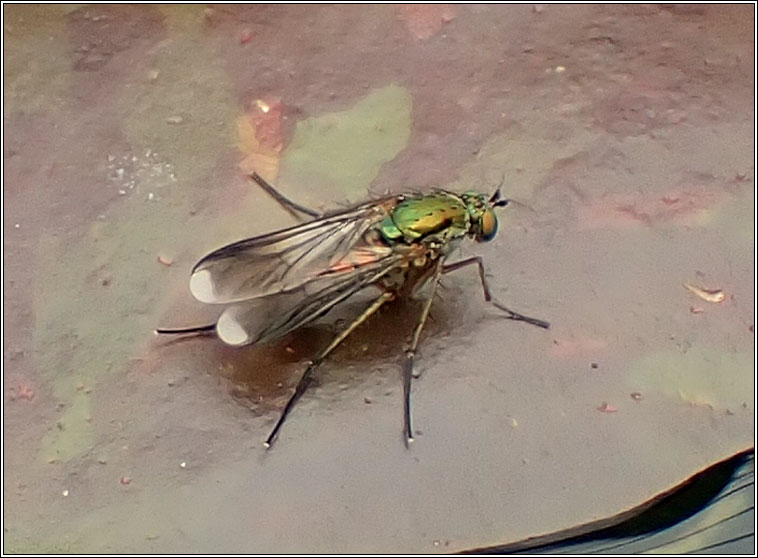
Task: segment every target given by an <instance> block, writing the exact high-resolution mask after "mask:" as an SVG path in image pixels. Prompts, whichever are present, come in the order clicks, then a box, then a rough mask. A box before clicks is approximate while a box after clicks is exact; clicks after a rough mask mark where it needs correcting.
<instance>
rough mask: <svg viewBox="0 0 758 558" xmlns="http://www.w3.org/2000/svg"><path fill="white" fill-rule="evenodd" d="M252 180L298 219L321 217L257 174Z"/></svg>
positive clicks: (251, 176)
mask: <svg viewBox="0 0 758 558" xmlns="http://www.w3.org/2000/svg"><path fill="white" fill-rule="evenodd" d="M250 178H251V179H253V180H254V181H255V182H256V183H257V184H258V186H260V187H261V188H263V189H264V190H265V191H266V192H267V193H268V194H269V195H270V196H271V197H272V198H274V199H275V200H276V201H278V202H279V204H280V205H281V206H282V207H283V208H284V209H286V210H287V211H289V212H290V213H292V214H293V215H294V216H295V217H296V218H298V219H302V217H303V215H307V216H308V217H312V218H314V219H318V218H319V217H321V213H319V212H318V211H316V210H315V209H310V208H309V207H305V206H304V205H300V204H299V203H297V202H293V201H292V200H291V199H289V198H288V197H286V196H285V195H284V194H282V193H281V192H280V191H279V190H277V189H276V188H274V187H273V186H272V185H271V184H269V183H268V182H266V180H265V179H264V178H263V177H262V176H261V175H260V174H258V173H257V172H254V173H253V174H251V175H250Z"/></svg>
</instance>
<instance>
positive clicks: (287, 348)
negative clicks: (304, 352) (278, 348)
mask: <svg viewBox="0 0 758 558" xmlns="http://www.w3.org/2000/svg"><path fill="white" fill-rule="evenodd" d="M284 350H285V351H286V352H287V353H289V354H291V355H292V354H295V349H293V348H292V347H285V348H284Z"/></svg>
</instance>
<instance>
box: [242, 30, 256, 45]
mask: <svg viewBox="0 0 758 558" xmlns="http://www.w3.org/2000/svg"><path fill="white" fill-rule="evenodd" d="M252 40H253V32H252V31H250V30H249V29H245V30H244V31H243V32H242V35H241V36H240V44H241V45H246V44H247V43H249V42H250V41H252Z"/></svg>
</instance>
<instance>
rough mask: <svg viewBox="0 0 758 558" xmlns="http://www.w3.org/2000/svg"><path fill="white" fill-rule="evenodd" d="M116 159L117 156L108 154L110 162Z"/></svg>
mask: <svg viewBox="0 0 758 558" xmlns="http://www.w3.org/2000/svg"><path fill="white" fill-rule="evenodd" d="M115 160H116V156H115V155H108V162H109V163H112V162H113V161H115Z"/></svg>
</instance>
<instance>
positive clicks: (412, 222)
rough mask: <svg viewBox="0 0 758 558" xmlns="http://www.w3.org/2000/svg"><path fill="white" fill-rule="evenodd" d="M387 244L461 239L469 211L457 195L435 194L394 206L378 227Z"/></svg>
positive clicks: (467, 228)
mask: <svg viewBox="0 0 758 558" xmlns="http://www.w3.org/2000/svg"><path fill="white" fill-rule="evenodd" d="M379 228H380V231H381V234H382V236H383V237H384V238H385V239H386V240H387V241H388V242H391V243H397V242H405V243H409V244H410V243H413V242H417V241H419V240H421V239H424V240H425V241H431V242H440V243H445V242H449V241H451V240H453V239H455V238H460V237H462V236H465V235H466V234H467V233H468V232H469V230H470V228H471V218H470V212H469V210H468V207H467V205H466V203H465V202H464V201H463V199H462V198H461V197H460V196H457V195H455V194H451V193H448V192H435V193H434V194H427V195H425V196H419V197H416V198H411V199H407V200H404V201H402V202H400V203H399V204H397V205H396V206H395V208H394V209H393V210H392V212H391V213H390V214H389V215H388V216H387V217H385V219H384V220H383V221H382V223H381V224H380V226H379Z"/></svg>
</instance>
